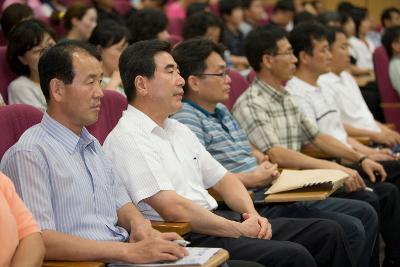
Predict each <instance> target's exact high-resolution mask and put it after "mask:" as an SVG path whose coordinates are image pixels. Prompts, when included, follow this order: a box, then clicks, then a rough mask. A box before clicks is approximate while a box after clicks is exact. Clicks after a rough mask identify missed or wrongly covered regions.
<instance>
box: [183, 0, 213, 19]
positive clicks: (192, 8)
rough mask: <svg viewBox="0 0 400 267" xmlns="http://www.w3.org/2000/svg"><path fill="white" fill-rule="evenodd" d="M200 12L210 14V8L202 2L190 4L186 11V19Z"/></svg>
mask: <svg viewBox="0 0 400 267" xmlns="http://www.w3.org/2000/svg"><path fill="white" fill-rule="evenodd" d="M199 12H210V7H209V6H208V4H207V3H202V2H199V3H193V4H190V5H189V6H188V7H187V9H186V19H187V18H189V17H190V16H192V15H194V14H197V13H199Z"/></svg>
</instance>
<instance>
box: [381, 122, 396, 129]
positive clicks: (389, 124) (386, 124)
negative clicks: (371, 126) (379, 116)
mask: <svg viewBox="0 0 400 267" xmlns="http://www.w3.org/2000/svg"><path fill="white" fill-rule="evenodd" d="M383 125H385V126H386V127H388V128H389V129H390V130H393V131H396V125H395V124H394V123H384V124H383Z"/></svg>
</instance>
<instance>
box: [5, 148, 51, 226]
mask: <svg viewBox="0 0 400 267" xmlns="http://www.w3.org/2000/svg"><path fill="white" fill-rule="evenodd" d="M2 170H3V172H4V173H5V174H6V175H7V176H8V177H10V179H11V180H12V181H13V182H14V185H15V188H16V191H17V193H18V194H19V196H20V197H21V198H22V199H23V201H24V202H25V203H26V206H27V207H28V208H29V210H30V211H31V212H32V214H33V217H34V218H35V219H36V221H37V222H38V223H39V226H40V228H41V229H42V230H44V229H49V230H56V226H55V220H54V213H53V207H52V205H51V203H52V198H51V194H52V193H51V192H52V189H51V185H50V181H49V179H48V177H50V175H49V169H48V167H47V163H46V161H45V159H44V158H43V156H42V155H41V154H40V153H37V152H34V151H26V150H24V151H14V153H11V154H10V155H7V156H6V157H5V158H3V161H2Z"/></svg>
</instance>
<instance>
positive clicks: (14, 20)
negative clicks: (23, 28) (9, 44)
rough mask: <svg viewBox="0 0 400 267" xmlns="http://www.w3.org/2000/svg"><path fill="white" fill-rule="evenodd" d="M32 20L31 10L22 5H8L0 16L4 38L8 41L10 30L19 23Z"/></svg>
mask: <svg viewBox="0 0 400 267" xmlns="http://www.w3.org/2000/svg"><path fill="white" fill-rule="evenodd" d="M31 18H33V11H32V9H31V8H30V7H29V6H27V5H24V4H12V5H9V6H8V7H7V8H6V9H5V10H4V11H3V14H1V18H0V25H1V31H2V32H3V34H4V37H5V38H6V39H8V34H9V33H10V31H11V29H12V28H13V27H14V26H15V25H17V24H18V23H19V22H21V21H23V20H27V19H31Z"/></svg>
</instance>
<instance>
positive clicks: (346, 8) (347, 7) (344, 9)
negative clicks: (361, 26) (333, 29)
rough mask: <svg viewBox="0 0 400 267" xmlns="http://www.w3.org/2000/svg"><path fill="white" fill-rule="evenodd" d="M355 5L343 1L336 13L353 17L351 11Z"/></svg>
mask: <svg viewBox="0 0 400 267" xmlns="http://www.w3.org/2000/svg"><path fill="white" fill-rule="evenodd" d="M353 8H354V5H353V4H352V3H350V2H348V1H342V2H340V3H339V4H338V5H337V8H336V11H337V12H339V14H346V15H349V16H350V15H351V11H352V10H353Z"/></svg>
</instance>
